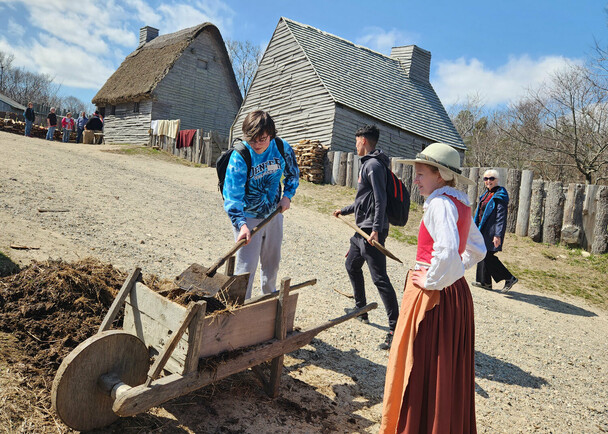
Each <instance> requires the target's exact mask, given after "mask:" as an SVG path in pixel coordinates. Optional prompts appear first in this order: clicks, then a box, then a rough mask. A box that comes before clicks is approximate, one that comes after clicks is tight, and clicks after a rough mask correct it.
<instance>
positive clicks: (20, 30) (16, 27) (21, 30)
mask: <svg viewBox="0 0 608 434" xmlns="http://www.w3.org/2000/svg"><path fill="white" fill-rule="evenodd" d="M8 31H9V33H12V34H13V35H15V36H18V37H22V36H23V35H24V34H25V27H23V26H22V25H21V24H19V23H18V22H16V21H15V20H13V19H12V18H9V19H8Z"/></svg>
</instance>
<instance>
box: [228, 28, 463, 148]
mask: <svg viewBox="0 0 608 434" xmlns="http://www.w3.org/2000/svg"><path fill="white" fill-rule="evenodd" d="M430 64H431V53H430V52H428V51H426V50H423V49H421V48H419V47H417V46H415V45H409V46H405V47H396V48H393V50H392V53H391V55H390V56H385V55H383V54H380V53H377V52H375V51H372V50H370V49H368V48H365V47H361V46H359V45H355V44H353V43H352V42H349V41H347V40H344V39H342V38H339V37H337V36H334V35H331V34H329V33H326V32H323V31H321V30H319V29H316V28H314V27H310V26H307V25H304V24H300V23H297V22H295V21H292V20H289V19H287V18H281V19H280V20H279V23H278V25H277V27H276V29H275V31H274V34H273V36H272V39H271V40H270V43H269V45H268V48H267V49H266V52H265V53H264V56H263V58H262V61H261V62H260V65H259V67H258V70H257V73H256V75H255V77H254V79H253V81H252V84H251V87H250V89H249V91H248V93H247V95H246V97H245V100H244V102H243V105H242V106H241V109H240V110H239V113H238V115H237V117H236V119H235V122H234V124H233V126H232V136H234V137H239V136H240V134H241V131H240V128H241V123H242V122H243V119H244V117H245V116H246V115H247V113H249V112H250V111H252V110H255V109H258V108H262V109H265V110H268V111H269V112H270V114H271V115H272V116H273V119H274V120H275V122H276V124H277V130H278V132H279V134H280V135H281V137H283V138H285V139H287V140H288V141H290V142H297V141H299V140H302V139H311V140H314V139H318V140H320V141H321V143H323V144H325V145H331V148H332V150H337V151H349V152H352V151H353V149H354V133H355V131H356V129H357V128H358V127H360V126H362V125H365V124H368V123H374V124H376V125H377V126H378V127H379V128H380V141H379V143H378V146H379V147H380V148H381V149H382V150H384V151H385V152H387V153H388V154H389V155H390V156H398V157H411V156H414V155H415V154H416V153H418V152H420V151H421V150H422V149H423V148H424V147H425V146H426V145H428V144H430V143H432V142H437V141H441V142H445V143H448V144H450V145H452V146H453V147H454V148H456V149H458V150H459V151H461V152H464V149H466V148H465V145H464V143H463V141H462V138H461V137H460V136H459V135H458V132H457V131H456V128H454V125H453V124H452V122H451V120H450V118H449V116H448V115H447V113H446V111H445V108H444V107H443V105H442V103H441V101H440V100H439V98H438V96H437V94H436V93H435V91H434V89H433V86H431V83H430V82H429V73H430Z"/></svg>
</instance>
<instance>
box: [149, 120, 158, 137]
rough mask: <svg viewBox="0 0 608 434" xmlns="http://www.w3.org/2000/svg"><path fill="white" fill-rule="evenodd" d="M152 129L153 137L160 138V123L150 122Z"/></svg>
mask: <svg viewBox="0 0 608 434" xmlns="http://www.w3.org/2000/svg"><path fill="white" fill-rule="evenodd" d="M150 129H151V130H152V135H153V136H158V121H150Z"/></svg>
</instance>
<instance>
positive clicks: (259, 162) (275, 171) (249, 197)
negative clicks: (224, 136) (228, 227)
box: [223, 139, 300, 229]
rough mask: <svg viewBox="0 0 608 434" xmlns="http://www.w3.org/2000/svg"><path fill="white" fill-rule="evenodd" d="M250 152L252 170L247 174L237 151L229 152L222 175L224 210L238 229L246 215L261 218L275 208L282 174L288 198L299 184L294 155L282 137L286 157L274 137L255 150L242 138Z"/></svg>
mask: <svg viewBox="0 0 608 434" xmlns="http://www.w3.org/2000/svg"><path fill="white" fill-rule="evenodd" d="M243 143H244V144H245V147H246V148H247V150H248V151H249V153H250V154H251V173H249V174H247V164H246V163H245V160H243V157H241V155H240V154H239V153H238V152H233V153H232V154H231V155H230V161H229V162H228V167H227V168H226V178H225V179H224V193H223V195H224V210H225V211H226V213H228V217H230V220H231V221H232V225H233V226H234V227H236V228H237V229H240V228H241V226H243V225H244V224H245V218H246V217H250V218H257V219H263V218H266V217H268V216H269V215H270V214H272V212H273V211H274V210H275V209H276V207H277V205H278V203H279V200H280V199H281V197H280V194H281V192H280V184H281V178H282V177H283V175H284V176H285V178H284V180H283V184H284V192H283V196H286V197H288V198H289V199H290V200H291V198H292V197H293V196H294V195H295V194H296V189H297V188H298V185H299V184H300V171H299V169H298V163H297V162H296V156H295V154H294V152H293V149H291V146H289V143H287V142H286V141H285V140H283V150H284V153H285V158H283V156H282V155H281V153H280V152H279V149H278V148H277V145H276V142H275V140H274V139H272V140H271V141H270V144H269V145H268V148H267V149H266V150H265V151H264V152H263V153H261V154H257V153H256V152H255V151H254V150H253V149H252V148H251V146H250V145H249V143H247V142H245V141H244V142H243ZM247 178H249V187H248V193H247V194H245V181H246V180H247Z"/></svg>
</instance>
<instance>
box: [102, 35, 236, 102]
mask: <svg viewBox="0 0 608 434" xmlns="http://www.w3.org/2000/svg"><path fill="white" fill-rule="evenodd" d="M203 31H208V32H209V33H210V34H211V35H212V36H213V37H214V38H215V40H216V41H217V43H218V46H219V47H220V50H222V51H223V53H222V54H223V57H224V59H223V60H224V61H225V62H227V70H228V71H229V73H230V74H232V76H233V81H234V85H235V91H236V92H237V93H238V94H239V95H240V91H239V90H238V86H237V84H236V79H234V72H233V71H232V66H231V65H230V59H229V57H228V52H227V51H226V45H225V44H224V40H223V39H222V35H221V34H220V31H219V30H218V29H217V27H215V26H214V25H213V24H211V23H203V24H200V25H198V26H194V27H190V28H187V29H183V30H180V31H178V32H175V33H169V34H167V35H161V36H158V37H156V38H154V39H152V40H151V41H149V42H146V43H145V44H143V45H141V46H139V47H138V48H137V49H136V50H135V51H133V52H132V53H131V54H129V55H128V56H127V57H126V59H125V60H124V61H123V62H122V64H121V65H120V66H119V67H118V69H117V70H116V72H114V74H112V76H111V77H110V78H109V79H108V81H106V83H105V84H104V85H103V87H102V88H101V89H100V90H99V92H97V94H96V95H95V96H94V97H93V100H92V102H93V104H96V105H106V104H118V103H124V102H130V101H142V100H145V99H149V98H151V97H152V95H151V94H152V91H153V90H154V89H155V88H156V86H157V85H158V83H160V81H161V80H162V79H163V78H164V77H165V76H166V75H167V73H168V72H169V71H170V70H171V67H172V66H173V64H174V63H175V62H176V61H177V59H179V57H180V56H181V55H182V53H183V52H184V50H185V49H186V48H187V47H188V46H189V45H190V43H191V42H192V41H193V40H194V39H195V38H196V37H197V36H198V35H199V34H200V33H201V32H203Z"/></svg>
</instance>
